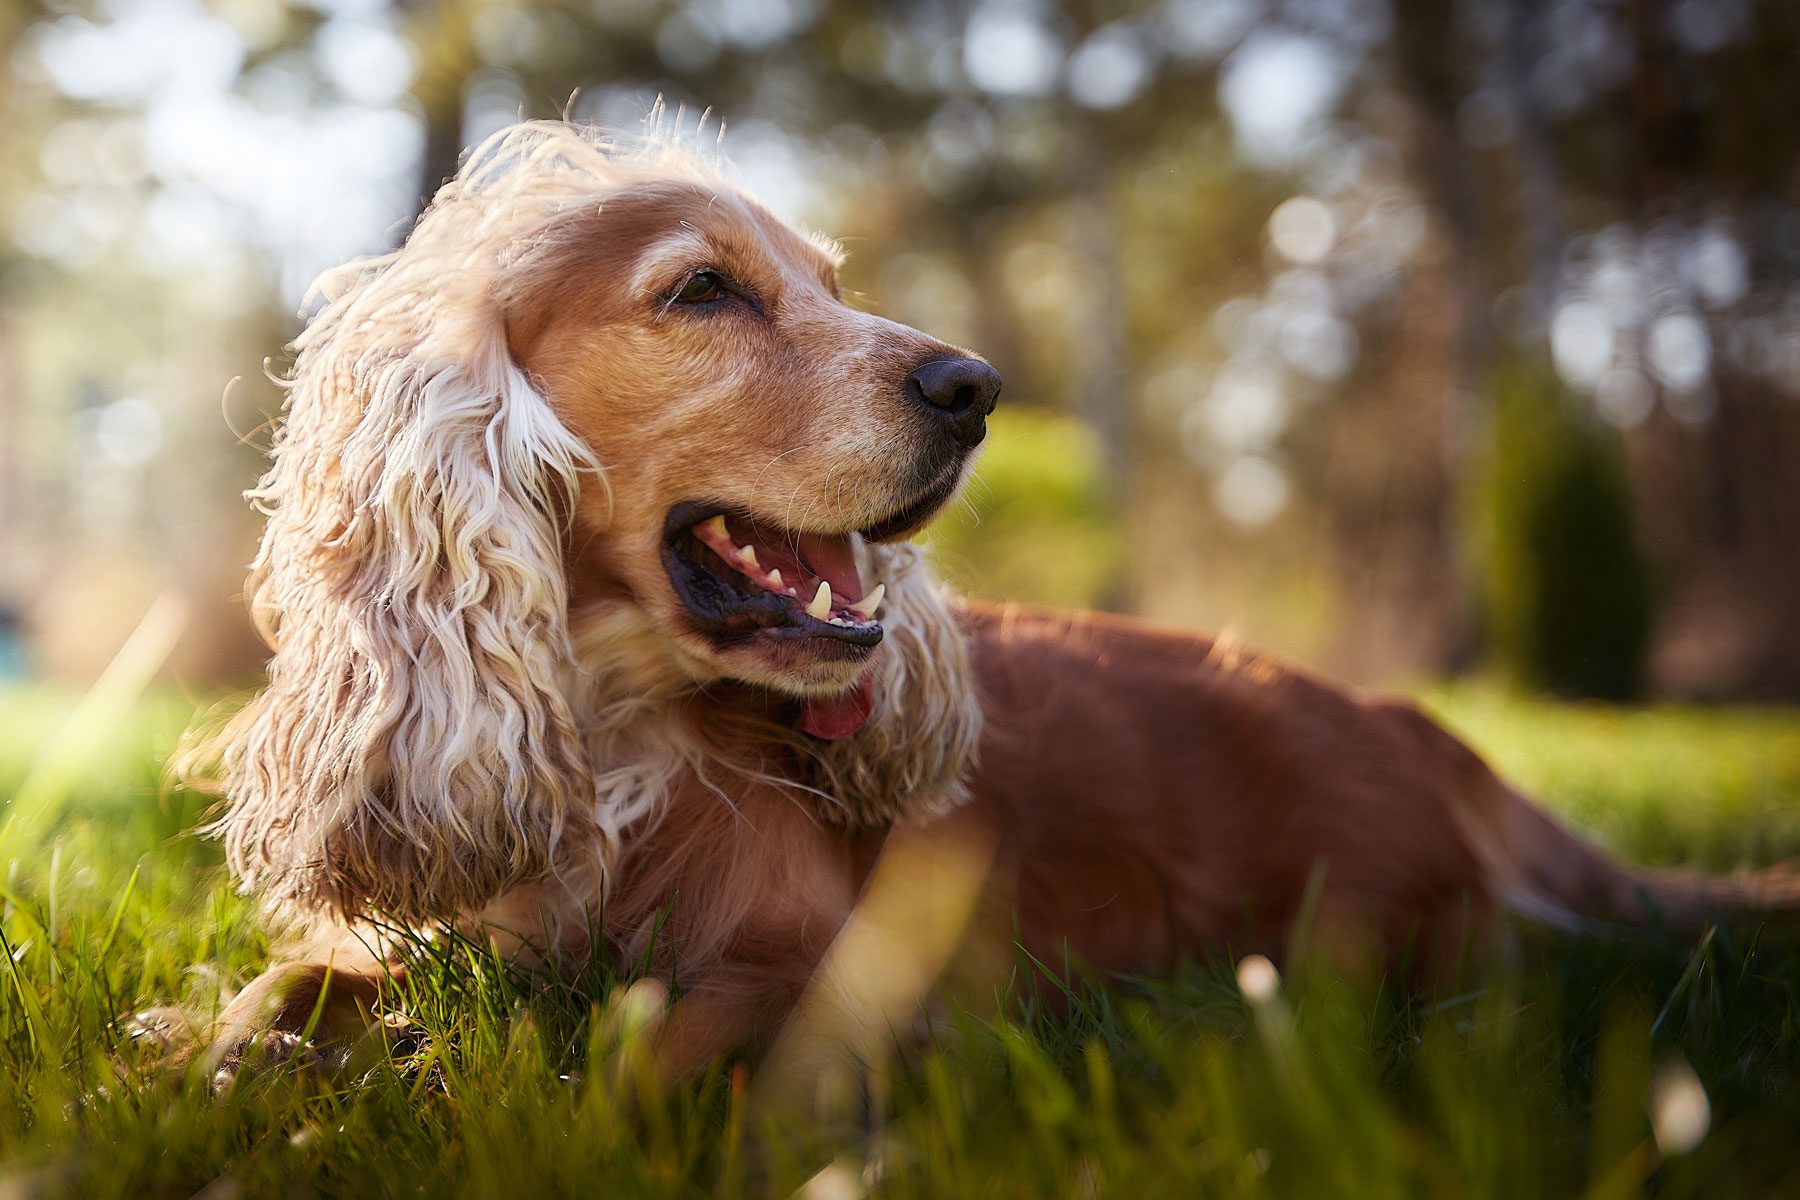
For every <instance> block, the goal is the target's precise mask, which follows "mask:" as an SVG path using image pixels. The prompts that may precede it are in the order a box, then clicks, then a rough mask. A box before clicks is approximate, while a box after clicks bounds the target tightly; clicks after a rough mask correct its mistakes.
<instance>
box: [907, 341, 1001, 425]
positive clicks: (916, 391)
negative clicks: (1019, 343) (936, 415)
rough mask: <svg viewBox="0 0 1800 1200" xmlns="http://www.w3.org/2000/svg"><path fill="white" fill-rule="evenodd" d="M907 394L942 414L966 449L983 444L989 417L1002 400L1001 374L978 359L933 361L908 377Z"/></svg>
mask: <svg viewBox="0 0 1800 1200" xmlns="http://www.w3.org/2000/svg"><path fill="white" fill-rule="evenodd" d="M906 391H907V394H908V395H910V396H911V397H912V398H913V399H915V400H922V401H924V402H925V403H926V404H928V405H930V406H931V407H932V408H935V409H937V410H938V411H939V412H940V413H942V414H943V416H944V418H945V420H946V422H947V423H948V425H949V429H950V434H951V436H952V437H954V438H955V439H956V440H957V441H958V442H961V443H962V444H963V445H964V446H968V447H974V446H978V445H980V444H981V439H982V438H984V437H986V436H987V417H988V414H989V413H991V412H993V411H994V405H995V404H996V403H998V402H999V399H1000V372H998V371H996V370H994V368H992V367H990V366H988V365H987V364H986V363H984V362H982V361H981V360H980V359H979V358H934V359H932V360H931V361H930V362H924V363H920V364H919V365H918V366H917V367H916V368H915V369H914V370H913V373H912V374H911V375H908V376H907V377H906Z"/></svg>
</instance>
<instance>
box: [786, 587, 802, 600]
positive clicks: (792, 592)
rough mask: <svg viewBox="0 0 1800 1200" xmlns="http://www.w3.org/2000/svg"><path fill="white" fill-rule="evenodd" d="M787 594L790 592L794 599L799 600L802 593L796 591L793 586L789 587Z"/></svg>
mask: <svg viewBox="0 0 1800 1200" xmlns="http://www.w3.org/2000/svg"><path fill="white" fill-rule="evenodd" d="M787 594H788V595H790V596H792V597H793V598H794V599H796V600H798V599H799V598H800V593H799V592H796V591H795V590H794V589H793V588H789V589H788V590H787Z"/></svg>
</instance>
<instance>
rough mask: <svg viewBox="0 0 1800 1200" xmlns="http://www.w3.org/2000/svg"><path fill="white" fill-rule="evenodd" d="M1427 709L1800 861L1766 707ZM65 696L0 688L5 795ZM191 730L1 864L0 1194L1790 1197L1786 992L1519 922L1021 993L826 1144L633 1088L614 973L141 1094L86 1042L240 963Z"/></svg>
mask: <svg viewBox="0 0 1800 1200" xmlns="http://www.w3.org/2000/svg"><path fill="white" fill-rule="evenodd" d="M1429 699H1430V702H1431V703H1432V705H1433V707H1434V708H1435V709H1436V711H1437V712H1439V714H1440V715H1441V716H1443V717H1444V719H1446V720H1447V721H1448V722H1449V723H1450V724H1452V725H1453V726H1455V727H1456V728H1458V729H1459V730H1461V731H1462V732H1463V733H1465V734H1466V735H1467V736H1468V737H1470V738H1471V739H1472V740H1473V741H1474V742H1475V744H1477V745H1478V746H1479V747H1481V748H1482V749H1483V750H1484V751H1485V752H1486V753H1488V754H1489V755H1490V757H1491V758H1492V759H1493V761H1494V762H1495V763H1496V765H1498V766H1500V767H1501V768H1502V769H1503V770H1505V771H1506V772H1507V773H1508V774H1509V775H1511V776H1512V777H1513V778H1515V779H1517V780H1519V781H1520V782H1521V783H1523V784H1525V785H1527V786H1528V787H1530V788H1531V789H1532V790H1534V791H1536V792H1537V793H1538V794H1540V795H1544V796H1546V797H1548V798H1549V799H1550V800H1551V801H1552V802H1553V803H1554V804H1555V805H1556V806H1557V807H1558V808H1559V809H1561V810H1562V811H1564V812H1565V813H1567V814H1569V815H1570V816H1572V817H1573V818H1575V819H1577V820H1580V821H1582V822H1583V823H1585V824H1587V825H1589V826H1591V827H1593V828H1595V829H1596V830H1598V831H1599V833H1600V835H1601V836H1602V837H1603V838H1604V839H1605V840H1607V841H1608V842H1609V843H1610V844H1612V845H1613V846H1615V847H1616V848H1617V849H1619V850H1620V851H1621V852H1624V853H1628V854H1631V855H1633V856H1635V857H1639V858H1643V859H1646V860H1653V861H1658V862H1694V863H1701V864H1705V865H1707V866H1711V867H1731V866H1736V865H1743V864H1750V863H1756V862H1765V861H1769V860H1773V859H1776V858H1780V857H1783V856H1787V855H1794V854H1797V853H1800V715H1797V714H1795V713H1793V712H1778V711H1777V712H1749V711H1721V710H1710V711H1676V710H1657V711H1649V712H1618V711H1615V710H1608V709H1587V708H1571V707H1559V706H1549V705H1544V704H1540V703H1530V702H1523V701H1519V700H1516V699H1511V698H1507V697H1505V696H1502V695H1499V694H1496V693H1492V692H1486V691H1474V690H1470V691H1463V690H1457V691H1449V692H1443V693H1438V694H1435V695H1433V696H1432V697H1430V698H1429ZM67 708H68V701H67V699H66V698H61V697H58V696H55V695H53V694H50V693H46V692H42V691H14V692H5V693H0V797H4V796H10V795H11V794H12V793H13V792H14V790H15V789H16V788H17V786H18V784H19V781H20V780H21V778H22V777H23V776H24V774H25V772H26V770H27V768H28V765H29V760H30V758H31V756H32V753H33V750H34V748H35V747H36V746H38V745H39V744H40V743H41V742H42V741H43V739H44V738H45V737H46V736H47V735H48V734H49V733H50V732H51V730H52V729H53V728H54V727H55V725H56V722H57V721H58V719H59V717H60V715H61V714H63V713H64V712H66V711H67ZM185 713H186V708H185V706H183V705H182V704H180V703H178V702H175V701H159V702H156V703H153V704H147V705H142V706H140V707H139V709H138V710H137V711H136V712H135V713H134V715H133V717H132V719H131V721H130V722H129V725H128V728H125V729H122V730H94V731H92V733H91V736H90V741H89V742H88V743H87V748H86V749H85V751H84V752H83V754H82V755H81V759H80V764H79V765H80V769H79V770H78V771H76V772H74V773H73V775H72V776H71V778H70V782H71V785H72V786H71V790H69V792H68V794H67V797H66V800H64V801H63V803H62V804H61V805H60V807H59V808H58V809H57V811H55V812H54V813H52V814H50V816H49V817H48V818H47V820H48V822H49V823H48V824H47V825H46V826H45V828H47V829H48V830H49V832H48V834H47V836H46V841H45V844H44V845H43V846H42V847H41V848H35V847H34V848H32V849H31V850H30V851H29V852H28V853H19V854H18V856H17V858H16V860H14V861H7V862H0V881H4V888H5V895H4V912H3V914H0V933H3V934H4V938H5V946H4V953H5V954H6V956H7V957H6V960H5V961H0V1197H12V1196H39V1195H43V1196H54V1195H70V1196H104V1195H129V1196H132V1197H155V1196H189V1195H193V1194H196V1193H203V1194H204V1195H206V1196H207V1197H211V1198H218V1197H227V1196H258V1195H304V1194H313V1195H321V1196H332V1195H346V1196H350V1195H371V1196H374V1195H423V1196H430V1197H434V1198H435V1197H445V1196H451V1195H472V1196H488V1195H492V1196H506V1197H513V1196H522V1195H536V1194H555V1193H568V1194H593V1195H607V1196H633V1195H658V1196H661V1195H668V1196H707V1195H718V1196H734V1195H742V1194H773V1195H787V1194H789V1193H791V1192H793V1191H794V1189H796V1188H797V1187H800V1186H801V1185H802V1184H803V1183H805V1181H807V1180H808V1179H809V1178H813V1177H814V1176H815V1175H817V1174H818V1173H819V1172H820V1171H821V1170H822V1169H823V1170H825V1171H826V1175H825V1177H824V1178H823V1179H822V1180H820V1181H819V1182H817V1183H815V1185H814V1190H813V1192H812V1193H811V1194H814V1195H826V1194H834V1195H847V1194H854V1192H853V1191H839V1192H829V1191H828V1190H827V1188H826V1185H827V1184H859V1183H860V1181H862V1180H864V1179H868V1180H872V1181H873V1191H874V1194H878V1195H893V1196H913V1195H932V1196H958V1197H960V1196H995V1197H1013V1196H1087V1195H1095V1196H1129V1197H1138V1196H1190V1195H1192V1196H1259V1195H1271V1196H1293V1197H1331V1196H1384V1195H1395V1196H1433V1197H1458V1196H1482V1197H1526V1196H1573V1195H1591V1196H1596V1197H1601V1196H1628V1195H1634V1194H1641V1193H1645V1192H1656V1193H1659V1194H1661V1195H1665V1196H1700V1195H1704V1196H1707V1197H1716V1196H1775V1195H1782V1194H1794V1195H1800V1146H1797V1145H1796V1138H1795V1135H1796V1132H1797V1131H1800V966H1797V965H1796V960H1795V958H1794V956H1793V955H1792V954H1791V953H1789V952H1786V951H1783V950H1781V949H1780V948H1778V947H1776V946H1775V945H1773V944H1762V943H1760V942H1755V941H1753V942H1750V943H1744V942H1732V941H1729V940H1728V939H1726V938H1725V937H1724V936H1723V935H1721V936H1719V937H1717V938H1714V939H1713V940H1712V941H1710V942H1709V943H1708V944H1706V945H1705V946H1704V948H1702V949H1701V950H1699V951H1697V952H1696V951H1693V950H1692V949H1691V948H1680V947H1668V946H1656V945H1649V946H1644V945H1631V944H1619V943H1607V942H1571V941H1566V940H1560V939H1557V938H1552V937H1548V936H1544V935H1541V934H1536V933H1531V932H1529V931H1527V932H1526V933H1525V934H1524V935H1523V936H1522V938H1521V949H1520V952H1519V953H1518V954H1517V955H1515V956H1513V958H1512V959H1511V960H1510V961H1508V962H1505V963H1503V964H1500V965H1498V966H1496V967H1495V968H1494V969H1493V970H1492V971H1491V972H1490V973H1489V974H1488V975H1487V976H1486V977H1485V978H1484V979H1483V980H1482V981H1481V986H1480V987H1479V988H1477V989H1474V990H1472V991H1470V992H1469V993H1468V994H1465V995H1460V996H1452V997H1438V998H1435V999H1432V1000H1430V1001H1426V1000H1419V999H1415V998H1410V997H1406V996H1403V995H1398V994H1395V993H1393V992H1373V993H1371V992H1359V991H1356V990H1353V989H1350V988H1348V987H1346V986H1344V985H1342V984H1338V983H1335V982H1333V981H1331V980H1329V979H1324V978H1318V979H1308V980H1301V981H1293V980H1290V981H1287V982H1286V983H1284V985H1283V988H1282V991H1281V992H1280V993H1279V994H1278V995H1277V996H1276V997H1274V998H1273V999H1271V1000H1268V1001H1264V1002H1260V1003H1250V1002H1248V1001H1247V1000H1246V999H1245V997H1244V996H1243V994H1242V993H1241V992H1240V991H1239V989H1238V987H1237V984H1236V981H1235V976H1234V971H1233V965H1232V964H1229V963H1211V964H1196V965H1194V966H1192V967H1190V968H1188V969H1186V970H1184V971H1182V972H1181V973H1180V974H1179V975H1178V976H1177V977H1175V978H1173V979H1163V980H1156V981H1131V980H1121V981H1115V982H1114V983H1113V984H1112V985H1111V986H1109V987H1107V988H1105V989H1104V990H1101V991H1098V992H1093V993H1088V994H1084V995H1082V996H1079V997H1077V998H1076V999H1075V1000H1074V1002H1073V1003H1072V1005H1064V1006H1058V1005H1054V1004H1050V1003H1047V1002H1046V997H1045V996H1044V995H1043V994H1042V992H1041V990H1039V989H1035V988H1032V987H1029V986H1023V985H1022V986H1021V987H1020V988H1019V989H1018V990H1019V994H1018V995H1016V996H1014V997H1013V999H1012V1001H1011V1003H1010V1004H1008V1005H1006V1006H1005V1007H1004V1010H1002V1008H1001V1007H1000V1006H995V1007H994V1008H990V1009H988V1010H986V1011H969V1012H965V1013H964V1014H963V1015H962V1017H961V1019H960V1022H959V1026H958V1028H957V1030H956V1033H955V1036H954V1037H947V1038H945V1039H944V1040H943V1041H942V1043H941V1044H940V1046H939V1047H938V1048H937V1049H935V1050H933V1051H931V1052H929V1053H926V1054H923V1055H921V1056H918V1057H915V1058H912V1059H910V1060H908V1061H907V1062H906V1063H905V1064H904V1065H903V1066H900V1067H896V1068H894V1069H892V1070H891V1071H889V1072H887V1073H885V1074H883V1075H881V1076H879V1077H876V1078H874V1079H872V1080H871V1081H870V1091H871V1094H872V1095H873V1096H875V1098H876V1100H875V1102H874V1107H876V1108H878V1109H879V1111H880V1112H881V1114H882V1116H881V1118H880V1119H879V1120H878V1121H875V1122H850V1123H848V1124H845V1125H841V1126H815V1127H809V1128H796V1127H793V1126H791V1125H790V1126H786V1127H784V1128H782V1129H779V1130H778V1129H775V1128H772V1127H766V1126H762V1125H760V1124H759V1122H758V1119H757V1118H756V1116H755V1114H754V1113H753V1112H752V1111H750V1110H749V1108H748V1106H747V1105H746V1103H745V1101H744V1095H745V1093H744V1090H743V1088H742V1086H741V1084H742V1077H741V1075H740V1076H734V1075H733V1074H732V1073H731V1072H730V1071H729V1070H727V1069H724V1068H721V1069H719V1070H717V1071H715V1072H713V1073H712V1074H711V1075H709V1076H708V1077H707V1078H706V1079H704V1080H702V1081H700V1082H698V1083H695V1084H693V1085H691V1086H686V1087H682V1088H680V1089H678V1090H676V1091H675V1092H674V1093H673V1094H670V1095H661V1096H659V1095H655V1094H651V1093H648V1092H645V1091H644V1090H642V1089H641V1088H632V1087H629V1086H627V1084H626V1083H625V1082H624V1081H625V1080H628V1079H630V1078H632V1075H631V1072H630V1071H629V1069H628V1065H629V1063H630V1062H632V1061H633V1060H634V1053H635V1047H634V1044H633V1043H632V1041H631V1039H630V1038H629V1036H628V1035H626V1034H623V1033H621V1026H622V1024H623V1022H622V1016H621V1012H620V1011H619V1010H620V1008H621V1005H620V1004H619V1002H618V997H619V996H620V995H622V992H621V991H620V990H617V989H613V988H612V979H611V977H610V975H609V974H608V972H607V970H606V968H605V964H596V965H595V966H594V967H593V968H591V969H590V970H589V971H588V973H587V974H586V975H585V977H583V978H578V979H532V978H526V977H521V976H517V975H514V974H510V973H508V972H506V971H504V970H502V969H499V968H497V967H496V966H495V965H494V964H492V963H490V962H488V961H486V960H485V958H484V957H483V956H482V955H481V954H480V953H479V952H477V951H476V950H475V949H474V948H472V947H466V946H456V945H450V946H444V947H441V948H440V951H439V953H438V955H437V957H436V958H434V959H433V961H432V962H430V963H429V964H427V965H426V966H424V967H423V968H422V969H421V970H419V971H418V972H416V974H415V975H414V977H413V981H412V982H411V983H410V984H409V987H410V988H411V989H412V990H411V992H410V994H409V995H408V996H407V997H406V998H405V1003H406V1005H407V1007H408V1009H409V1011H410V1012H411V1013H412V1015H413V1017H414V1018H415V1020H416V1021H417V1023H418V1025H419V1026H420V1027H421V1028H422V1029H423V1031H424V1036H423V1037H422V1038H421V1039H419V1040H418V1041H416V1042H414V1043H413V1044H411V1045H410V1046H407V1047H402V1048H401V1049H400V1050H398V1051H396V1052H393V1053H382V1052H370V1053H369V1054H367V1055H365V1056H364V1057H362V1058H361V1059H359V1060H358V1061H356V1062H354V1063H353V1064H352V1065H351V1066H350V1067H348V1068H346V1069H341V1070H335V1071H334V1070H325V1069H320V1068H318V1067H310V1068H309V1067H306V1066H300V1067H292V1068H283V1069H277V1070H272V1071H268V1072H265V1073H262V1074H259V1075H257V1076H256V1077H254V1078H246V1079H244V1080H241V1081H240V1082H239V1084H238V1085H237V1086H236V1087H234V1088H231V1089H229V1090H227V1091H225V1092H224V1093H223V1094H218V1095H215V1094H214V1093H213V1092H212V1091H211V1090H210V1089H209V1087H208V1086H207V1081H206V1080H205V1079H204V1078H201V1077H200V1076H199V1075H198V1074H195V1075H193V1076H191V1077H187V1078H181V1079H162V1078H155V1077H152V1076H151V1075H150V1074H149V1073H148V1072H147V1071H146V1070H145V1069H144V1067H143V1063H144V1059H145V1057H146V1056H145V1054H144V1052H143V1051H142V1049H141V1048H140V1047H137V1046H135V1045H134V1044H133V1043H132V1041H131V1039H130V1038H129V1037H128V1036H127V1035H126V1034H125V1033H124V1032H123V1031H122V1029H121V1027H120V1026H119V1024H118V1023H117V1022H116V1018H117V1017H118V1016H119V1015H120V1014H123V1013H127V1012H130V1011H131V1010H132V1009H133V1008H135V1007H137V1006H140V1005H144V1004H149V1003H157V1002H165V1001H168V1000H171V999H182V1000H186V1001H188V1002H190V1003H192V1004H194V1005H196V1006H197V1007H199V1008H201V1009H206V1008H208V1007H209V1006H211V1005H213V1004H214V1003H216V1001H217V996H218V994H219V991H220V989H221V988H222V987H224V988H230V987H233V986H237V985H240V984H242V983H243V982H244V981H245V980H247V979H248V978H250V977H251V976H252V975H253V973H254V972H255V971H256V970H257V969H258V968H259V967H260V966H261V965H262V963H263V961H264V955H265V954H266V944H265V942H264V940H263V937H262V935H261V934H260V932H259V931H258V930H257V928H256V925H255V923H254V921H253V920H252V919H251V916H250V914H249V912H248V910H247V908H246V906H245V904H244V903H243V901H242V900H240V899H239V898H238V897H236V896H234V895H233V894H232V893H231V890H230V888H229V886H228V884H227V881H226V880H225V878H224V877H223V874H222V872H221V870H220V868H219V865H218V859H217V855H216V854H215V852H214V850H213V848H212V847H211V846H210V845H209V844H207V843H205V842H202V841H199V840H197V839H196V838H194V837H193V836H191V835H190V834H189V833H188V832H187V831H188V830H191V829H192V828H193V827H194V826H195V825H196V824H197V823H198V822H199V819H200V813H201V805H200V803H199V802H198V801H196V800H195V799H193V798H192V797H186V796H180V795H167V794H164V792H163V790H162V789H161V788H160V786H159V782H158V780H159V764H158V759H159V756H160V755H161V754H162V753H163V752H164V751H165V750H166V748H167V746H168V745H169V744H170V742H171V740H172V738H173V735H174V733H175V731H176V730H178V729H179V727H180V725H181V723H182V720H183V718H184V716H185ZM1694 1079H1697V1080H1698V1082H1699V1084H1700V1085H1701V1087H1703V1089H1704V1092H1705V1094H1706V1096H1707V1097H1708V1100H1709V1102H1710V1107H1711V1121H1710V1126H1709V1132H1708V1134H1707V1136H1706V1137H1705V1139H1704V1140H1703V1141H1701V1142H1700V1143H1699V1145H1698V1146H1697V1147H1696V1148H1694V1149H1692V1150H1691V1151H1689V1152H1686V1153H1679V1152H1674V1150H1673V1148H1671V1152H1669V1153H1664V1151H1663V1149H1661V1148H1659V1146H1658V1142H1657V1139H1656V1138H1655V1137H1654V1136H1653V1133H1652V1122H1651V1113H1652V1111H1653V1110H1654V1109H1655V1108H1656V1107H1657V1103H1656V1097H1658V1096H1661V1097H1663V1098H1664V1100H1665V1102H1666V1101H1667V1099H1668V1097H1670V1096H1671V1095H1674V1094H1676V1093H1677V1092H1678V1091H1679V1087H1678V1085H1677V1083H1675V1082H1672V1081H1680V1080H1688V1081H1690V1083H1691V1081H1692V1080H1694ZM1689 1094H1690V1095H1691V1090H1690V1092H1689ZM871 1127H876V1128H878V1129H879V1136H877V1137H874V1138H871V1137H870V1136H869V1129H870V1128H871ZM871 1161H873V1162H874V1163H876V1164H877V1166H875V1167H868V1164H869V1163H870V1162H871ZM865 1167H868V1169H867V1170H866V1171H865Z"/></svg>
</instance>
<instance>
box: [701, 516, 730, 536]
mask: <svg viewBox="0 0 1800 1200" xmlns="http://www.w3.org/2000/svg"><path fill="white" fill-rule="evenodd" d="M700 531H701V532H702V533H710V534H712V535H713V536H714V537H730V536H731V535H730V534H728V533H726V532H725V514H724V513H720V514H719V515H718V516H716V517H708V518H707V519H706V520H704V521H702V522H700Z"/></svg>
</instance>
